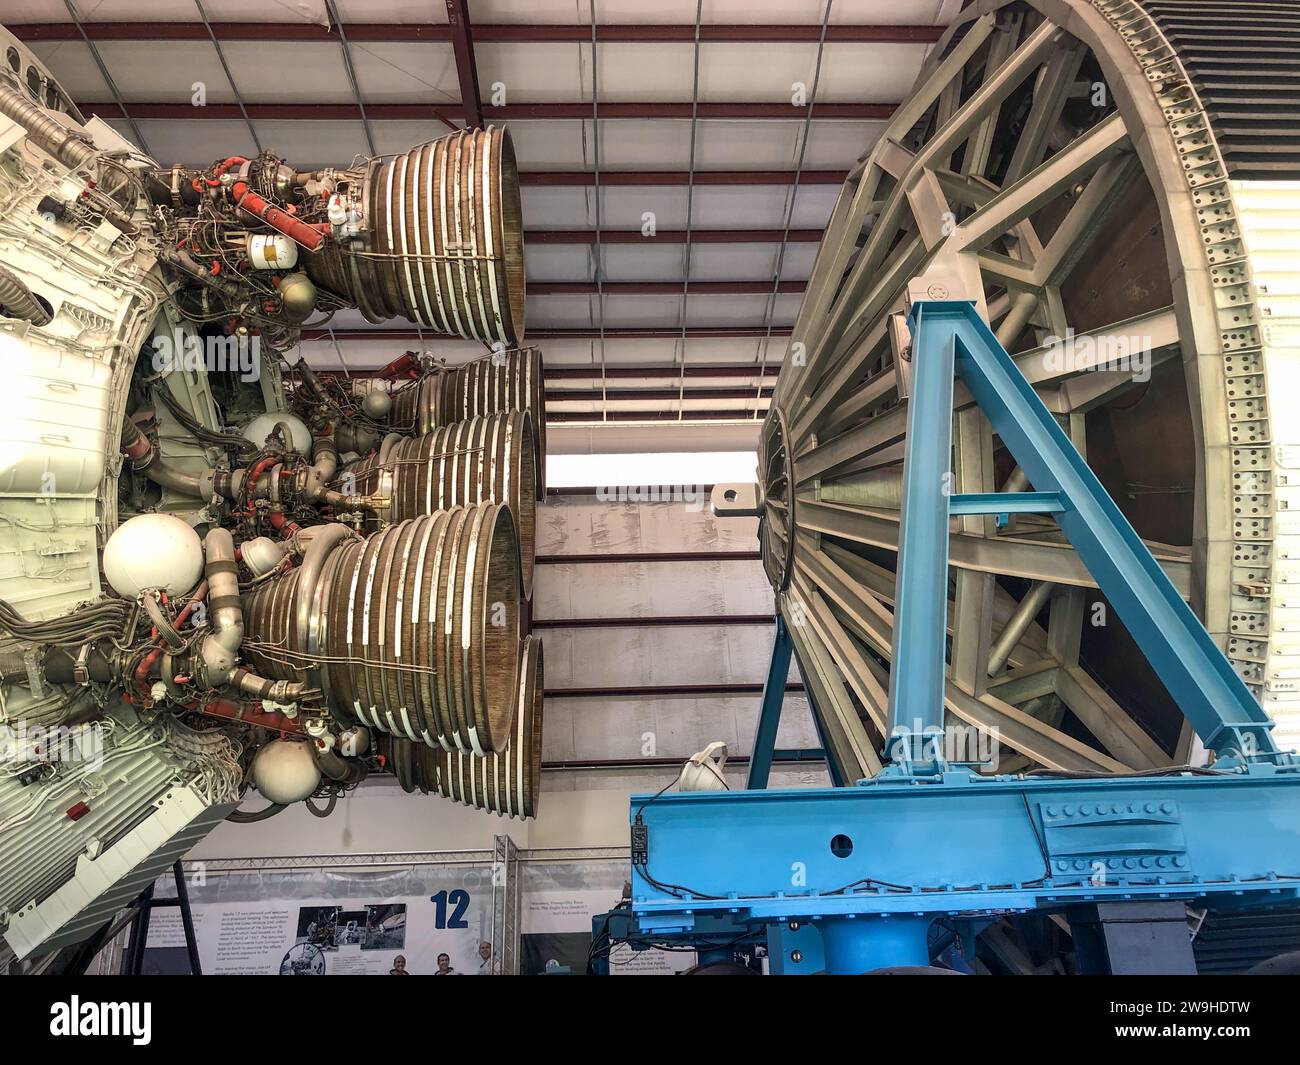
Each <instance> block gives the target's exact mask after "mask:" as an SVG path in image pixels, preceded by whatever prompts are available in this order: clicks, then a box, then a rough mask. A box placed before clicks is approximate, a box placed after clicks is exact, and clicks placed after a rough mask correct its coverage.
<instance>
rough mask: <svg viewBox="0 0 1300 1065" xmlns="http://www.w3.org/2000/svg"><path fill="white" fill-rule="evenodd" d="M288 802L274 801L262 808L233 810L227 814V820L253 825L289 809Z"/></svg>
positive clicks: (238, 823)
mask: <svg viewBox="0 0 1300 1065" xmlns="http://www.w3.org/2000/svg"><path fill="white" fill-rule="evenodd" d="M288 808H289V804H288V803H283V802H273V803H271V805H270V806H267V807H264V808H263V809H261V810H247V811H246V810H232V811H231V812H230V813H228V814H226V820H227V821H234V822H235V824H237V825H251V824H254V823H255V822H257V821H265V820H266V819H267V818H268V817H274V816H275V815H276V814H278V813H279V812H280V811H281V810H287V809H288Z"/></svg>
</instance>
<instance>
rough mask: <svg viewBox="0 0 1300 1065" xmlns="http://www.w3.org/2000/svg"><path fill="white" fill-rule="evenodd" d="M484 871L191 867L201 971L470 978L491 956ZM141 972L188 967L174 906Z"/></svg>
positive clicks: (152, 936) (156, 927)
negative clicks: (209, 870)
mask: <svg viewBox="0 0 1300 1065" xmlns="http://www.w3.org/2000/svg"><path fill="white" fill-rule="evenodd" d="M491 876H492V867H491V865H490V864H485V865H477V864H474V865H470V864H446V865H427V866H415V867H406V868H396V869H392V870H380V871H372V870H366V871H362V870H340V869H300V870H292V871H277V872H274V873H268V872H247V873H231V872H224V873H222V874H220V875H212V876H207V875H204V874H203V872H202V870H201V868H200V869H197V870H194V871H192V872H191V876H190V880H189V893H190V900H191V909H192V912H193V914H194V929H195V937H196V939H197V940H198V947H199V960H200V962H201V963H202V966H203V971H204V972H205V973H232V974H233V973H260V974H268V973H271V974H274V973H279V974H280V975H282V976H331V975H357V974H365V975H395V976H396V975H422V974H436V975H444V976H450V975H461V976H463V975H477V974H479V973H480V972H487V970H488V967H489V959H490V955H491V938H492V936H491V927H492V923H491V922H492V892H491ZM164 884H165V882H160V887H162V886H163V885H164ZM145 971H146V972H156V973H173V972H175V973H183V972H186V971H188V970H187V962H186V956H185V939H184V934H183V931H182V928H181V921H180V914H179V912H178V911H177V910H176V909H165V910H155V911H154V914H153V916H152V918H151V920H150V926H149V946H148V949H147V950H146V952H145Z"/></svg>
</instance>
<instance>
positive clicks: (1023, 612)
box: [988, 581, 1056, 677]
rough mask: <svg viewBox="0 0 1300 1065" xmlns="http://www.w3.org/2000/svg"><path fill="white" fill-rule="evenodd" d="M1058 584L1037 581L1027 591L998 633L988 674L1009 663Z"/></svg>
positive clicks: (990, 655)
mask: <svg viewBox="0 0 1300 1065" xmlns="http://www.w3.org/2000/svg"><path fill="white" fill-rule="evenodd" d="M1055 588H1056V585H1054V584H1052V583H1050V582H1049V581H1035V582H1034V584H1033V586H1032V587H1031V588H1030V589H1029V591H1028V592H1026V593H1025V597H1024V598H1023V599H1022V600H1020V605H1019V606H1017V607H1016V610H1015V613H1013V614H1012V615H1011V617H1010V618H1008V619H1007V624H1006V627H1005V628H1004V629H1003V630H1002V632H1001V633H999V634H998V638H997V642H996V643H995V644H994V645H993V648H992V650H991V651H989V666H988V675H989V676H990V677H992V676H994V675H995V674H997V672H998V671H999V670H1000V669H1001V668H1002V667H1003V666H1004V665H1006V663H1007V659H1008V658H1010V657H1011V652H1012V651H1013V650H1015V647H1016V645H1017V644H1018V643H1019V642H1020V638H1021V637H1022V636H1023V635H1024V634H1025V630H1026V629H1028V628H1029V624H1030V622H1032V621H1033V620H1034V618H1036V617H1037V616H1038V615H1039V613H1040V612H1041V611H1042V609H1043V607H1045V606H1046V605H1047V601H1048V600H1049V599H1050V598H1051V597H1052V591H1053V590H1054V589H1055Z"/></svg>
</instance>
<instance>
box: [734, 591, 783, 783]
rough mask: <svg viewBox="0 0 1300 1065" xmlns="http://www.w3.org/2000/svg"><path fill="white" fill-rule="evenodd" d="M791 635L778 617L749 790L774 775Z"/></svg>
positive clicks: (752, 756)
mask: <svg viewBox="0 0 1300 1065" xmlns="http://www.w3.org/2000/svg"><path fill="white" fill-rule="evenodd" d="M790 650H791V646H790V632H789V630H788V629H787V628H786V627H785V619H784V618H782V617H781V615H780V614H777V616H776V638H775V639H774V640H773V641H772V661H771V662H770V663H769V664H768V667H767V680H766V681H764V682H763V702H762V704H761V706H760V707H759V711H758V727H757V729H756V730H755V732H754V746H753V749H752V751H751V753H750V756H749V777H748V779H747V780H746V782H745V787H747V788H765V787H767V780H768V777H769V776H770V775H771V773H772V759H773V757H774V755H775V752H776V730H777V729H778V728H779V727H780V724H781V707H782V705H783V704H784V703H785V683H786V681H787V680H788V679H789V676H790Z"/></svg>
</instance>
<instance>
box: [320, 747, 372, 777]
mask: <svg viewBox="0 0 1300 1065" xmlns="http://www.w3.org/2000/svg"><path fill="white" fill-rule="evenodd" d="M311 753H312V757H313V758H315V759H316V768H317V769H319V770H320V771H321V775H322V776H326V777H329V779H330V780H336V781H338V782H339V783H340V784H359V783H360V782H361V781H363V780H365V779H366V767H365V763H363V762H349V761H348V760H347V759H345V758H341V757H339V755H338V754H336V753H335V752H334V751H332V750H329V749H324V750H322V749H321V747H320V746H319V745H318V744H315V743H313V744H312V745H311Z"/></svg>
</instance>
